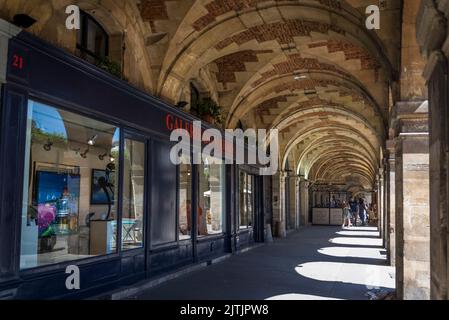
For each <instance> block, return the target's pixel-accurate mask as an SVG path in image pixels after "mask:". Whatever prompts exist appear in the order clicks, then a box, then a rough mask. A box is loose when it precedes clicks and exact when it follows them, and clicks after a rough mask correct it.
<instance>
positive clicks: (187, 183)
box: [179, 164, 192, 240]
mask: <svg viewBox="0 0 449 320" xmlns="http://www.w3.org/2000/svg"><path fill="white" fill-rule="evenodd" d="M191 235H192V166H191V165H188V164H181V165H180V166H179V240H185V239H190V238H191Z"/></svg>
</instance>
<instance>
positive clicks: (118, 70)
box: [95, 57, 123, 79]
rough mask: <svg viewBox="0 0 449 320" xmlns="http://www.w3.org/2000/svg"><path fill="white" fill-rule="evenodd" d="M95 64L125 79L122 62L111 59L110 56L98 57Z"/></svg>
mask: <svg viewBox="0 0 449 320" xmlns="http://www.w3.org/2000/svg"><path fill="white" fill-rule="evenodd" d="M95 65H96V66H97V67H99V68H101V69H103V70H105V71H107V72H109V73H110V74H112V75H114V76H116V77H117V78H120V79H123V77H122V67H121V65H120V63H118V62H115V61H112V60H110V59H109V58H108V57H104V58H97V59H96V61H95Z"/></svg>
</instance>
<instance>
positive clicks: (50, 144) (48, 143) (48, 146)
mask: <svg viewBox="0 0 449 320" xmlns="http://www.w3.org/2000/svg"><path fill="white" fill-rule="evenodd" d="M52 146H53V142H51V141H50V140H48V142H47V143H46V144H44V150H45V151H50V150H51V147H52Z"/></svg>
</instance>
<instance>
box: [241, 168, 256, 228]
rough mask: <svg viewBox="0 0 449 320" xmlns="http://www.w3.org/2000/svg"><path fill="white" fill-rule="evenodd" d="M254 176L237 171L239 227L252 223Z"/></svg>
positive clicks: (245, 226) (248, 225)
mask: <svg viewBox="0 0 449 320" xmlns="http://www.w3.org/2000/svg"><path fill="white" fill-rule="evenodd" d="M253 208H254V176H252V175H250V174H248V173H246V172H244V171H240V173H239V217H240V219H239V221H240V222H239V224H240V229H246V228H249V227H251V226H252V225H253V215H254V209H253Z"/></svg>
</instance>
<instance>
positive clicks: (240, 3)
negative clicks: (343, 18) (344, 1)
mask: <svg viewBox="0 0 449 320" xmlns="http://www.w3.org/2000/svg"><path fill="white" fill-rule="evenodd" d="M264 2H265V3H269V2H275V3H277V2H282V3H289V2H290V3H298V0H271V1H268V0H213V1H211V2H209V3H208V4H206V5H205V6H204V7H205V8H206V10H207V14H205V15H204V16H202V17H200V18H199V19H197V20H196V21H195V22H194V23H193V25H192V26H193V28H194V29H195V30H196V31H201V30H203V29H204V28H206V27H207V26H208V25H209V24H211V23H213V22H215V21H216V18H217V17H219V16H221V15H224V14H226V13H228V12H231V11H235V12H239V11H242V10H245V9H251V8H256V7H257V5H258V4H261V3H264ZM318 2H319V3H320V4H322V5H324V6H326V7H329V8H332V9H336V10H341V3H340V0H318Z"/></svg>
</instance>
